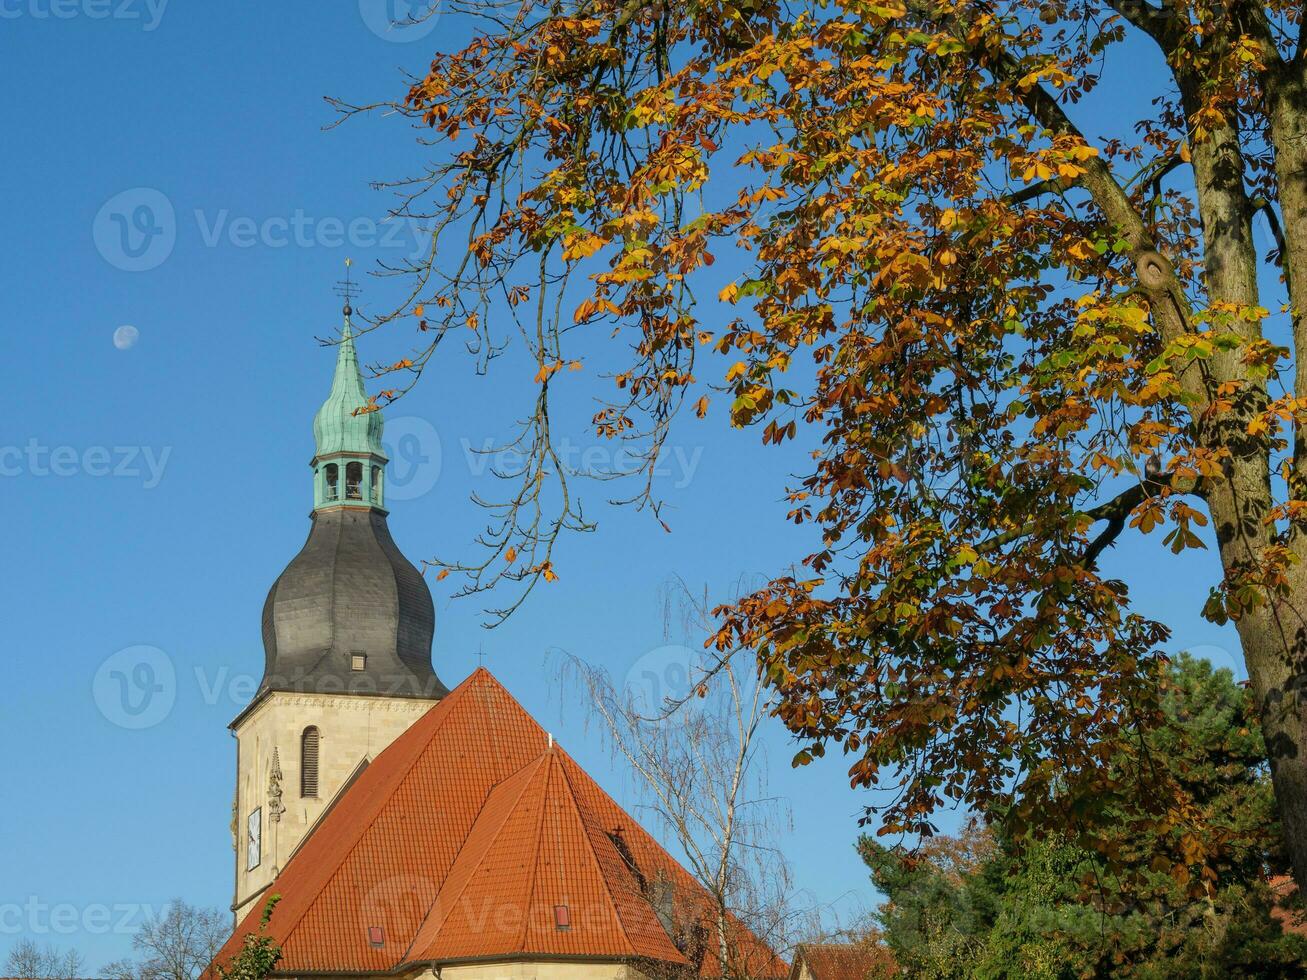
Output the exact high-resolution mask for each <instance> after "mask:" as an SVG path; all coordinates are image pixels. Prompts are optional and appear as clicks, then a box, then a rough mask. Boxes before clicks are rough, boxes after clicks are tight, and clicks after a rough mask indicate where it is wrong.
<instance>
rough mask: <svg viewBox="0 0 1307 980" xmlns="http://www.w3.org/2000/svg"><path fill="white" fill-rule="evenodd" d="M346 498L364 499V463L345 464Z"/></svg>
mask: <svg viewBox="0 0 1307 980" xmlns="http://www.w3.org/2000/svg"><path fill="white" fill-rule="evenodd" d="M345 499H346V500H362V499H363V464H362V463H359V462H353V463H346V464H345Z"/></svg>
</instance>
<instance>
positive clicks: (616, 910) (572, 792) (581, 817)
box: [551, 749, 676, 953]
mask: <svg viewBox="0 0 1307 980" xmlns="http://www.w3.org/2000/svg"><path fill="white" fill-rule="evenodd" d="M551 755H553V756H554V764H555V766H556V768H557V769H558V770H559V772H560V773H561V774H562V776H563V785H564V786H566V787H567V796H568V799H570V800H571V801H572V808H573V809H574V810H575V811H576V819H577V820H578V821H580V823H581V830H582V831H583V832H585V844H586V847H585V849H586V853H587V854H589V855H590V860H591V861H593V862H594V866H595V870H596V871H598V872H599V880H600V881H602V882H603V883H604V891H606V892H607V893H608V901H609V903H610V904H611V905H612V907H613V914H614V915H615V916H616V917H617V928H619V929H621V930H622V938H623V939H625V940H626V945H627V946H628V947H630V949H631V952H633V953H634V952H635V951H636V947H635V942H634V941H633V940H632V939H631V934H630V932H628V931H627V929H626V920H625V918H624V917H623V916H622V910H621V906H620V905H619V904H618V901H617V896H616V895H614V894H613V886H612V884H611V883H610V882H609V881H608V875H607V874H605V873H604V866H603V863H602V862H601V861H600V860H599V855H598V854H597V853H595V849H594V842H593V841H591V840H590V834H589V833H588V831H589V825H590V824H591V823H592V822H593V820H592V819H591V820H587V819H586V816H585V814H583V813H582V812H581V801H580V800H578V799H577V798H576V787H575V786H573V785H572V780H571V779H570V778H569V777H568V774H567V770H566V768H565V767H564V766H563V765H562V763H561V762H560V761H559V760H558V756H559V755H566V753H565V752H563V751H562V750H561V749H560V750H558V752H557V753H551ZM569 758H570V757H569ZM663 931H664V933H665V932H666V931H667V930H665V929H664V930H663ZM667 938H668V940H669V941H670V940H671V937H670V936H668V937H667ZM672 945H673V947H674V946H675V945H676V944H675V943H673V944H672Z"/></svg>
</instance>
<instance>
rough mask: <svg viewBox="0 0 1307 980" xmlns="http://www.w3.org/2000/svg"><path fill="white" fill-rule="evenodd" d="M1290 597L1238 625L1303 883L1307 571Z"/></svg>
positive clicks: (1306, 870) (1297, 575)
mask: <svg viewBox="0 0 1307 980" xmlns="http://www.w3.org/2000/svg"><path fill="white" fill-rule="evenodd" d="M1292 579H1293V586H1292V595H1291V596H1290V597H1289V598H1286V599H1284V600H1282V601H1280V602H1277V603H1275V604H1274V605H1273V606H1271V607H1269V608H1267V609H1262V610H1258V611H1257V612H1256V613H1252V614H1248V615H1246V616H1244V617H1243V619H1241V620H1240V622H1239V624H1238V627H1239V637H1240V639H1241V640H1242V643H1243V652H1244V662H1245V663H1246V664H1247V666H1248V680H1249V683H1250V685H1251V687H1252V691H1253V695H1254V696H1255V697H1256V699H1257V705H1258V708H1259V714H1260V717H1261V724H1262V734H1263V737H1264V738H1265V740H1266V753H1267V757H1268V758H1269V761H1270V765H1271V779H1272V781H1273V784H1274V787H1275V802H1276V807H1277V809H1278V810H1279V814H1280V823H1281V828H1282V837H1283V840H1284V845H1285V850H1286V852H1287V855H1288V857H1289V861H1290V863H1291V864H1292V866H1293V876H1294V879H1295V880H1296V881H1297V882H1298V884H1299V887H1300V888H1301V887H1302V886H1303V883H1304V882H1307V704H1305V703H1304V702H1305V700H1307V699H1305V698H1304V682H1305V681H1307V618H1305V617H1304V612H1307V569H1304V568H1303V567H1302V566H1298V567H1297V568H1295V569H1294V570H1293V572H1292Z"/></svg>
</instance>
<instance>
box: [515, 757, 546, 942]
mask: <svg viewBox="0 0 1307 980" xmlns="http://www.w3.org/2000/svg"><path fill="white" fill-rule="evenodd" d="M553 758H554V753H553V746H552V745H551V746H550V747H549V748H548V749H546V750H545V751H544V752H543V753H542V754H541V756H540V758H539V760H538V761H537V763H536V765H537V766H544V767H545V785H544V788H543V789H542V790H541V791H540V812H539V813H538V814H536V839H535V844H534V846H533V847H532V848H531V855H532V857H533V859H534V860H532V862H531V879H530V881H529V882H528V883H527V886H526V907H527V909H530V908H531V907H532V905H534V904H535V894H536V881H537V880H538V879H539V876H540V845H541V843H542V842H543V840H544V836H545V832H544V826H545V810H546V809H547V808H548V806H549V779H550V776H552V775H553V770H554V766H552V765H550V763H551V762H552V761H553ZM530 930H531V916H530V914H527V915H524V916H522V936H521V938H520V939H518V941H517V945H518V948H519V949H520V950H522V951H523V952H526V937H527V934H528V933H529V932H530Z"/></svg>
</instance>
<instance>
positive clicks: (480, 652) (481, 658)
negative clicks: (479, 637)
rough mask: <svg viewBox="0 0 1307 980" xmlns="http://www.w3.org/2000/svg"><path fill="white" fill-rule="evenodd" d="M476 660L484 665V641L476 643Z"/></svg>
mask: <svg viewBox="0 0 1307 980" xmlns="http://www.w3.org/2000/svg"><path fill="white" fill-rule="evenodd" d="M477 662H478V663H479V664H480V665H481V666H482V667H484V666H485V665H486V645H485V644H484V643H480V644H478V645H477Z"/></svg>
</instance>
